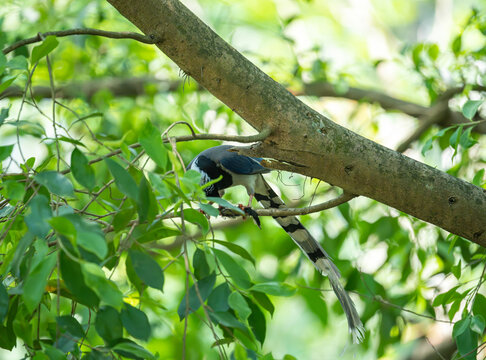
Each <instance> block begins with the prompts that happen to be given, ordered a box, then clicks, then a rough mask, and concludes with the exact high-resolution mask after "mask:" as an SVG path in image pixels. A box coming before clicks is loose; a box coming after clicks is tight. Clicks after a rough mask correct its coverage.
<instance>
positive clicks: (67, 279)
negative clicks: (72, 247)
mask: <svg viewBox="0 0 486 360" xmlns="http://www.w3.org/2000/svg"><path fill="white" fill-rule="evenodd" d="M59 265H60V268H61V275H62V279H63V280H64V284H65V285H66V287H67V288H68V290H69V292H70V293H71V294H73V296H74V298H75V300H76V301H78V302H79V303H81V304H83V305H86V306H87V307H95V306H98V304H99V302H100V300H99V298H98V296H97V295H96V293H95V292H94V291H93V290H92V289H91V288H89V287H88V286H87V285H86V282H85V280H84V277H83V273H82V271H81V265H80V264H79V263H78V262H75V261H73V260H72V259H71V258H69V257H68V255H66V254H65V253H64V252H61V255H60V262H59Z"/></svg>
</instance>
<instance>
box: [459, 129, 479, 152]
mask: <svg viewBox="0 0 486 360" xmlns="http://www.w3.org/2000/svg"><path fill="white" fill-rule="evenodd" d="M472 130H473V128H472V127H469V128H467V129H466V131H464V132H463V133H462V135H461V138H460V139H459V144H460V145H461V146H462V147H463V148H464V149H469V148H470V147H472V146H473V145H475V144H477V141H476V140H475V139H474V138H473V136H472V135H471V132H472Z"/></svg>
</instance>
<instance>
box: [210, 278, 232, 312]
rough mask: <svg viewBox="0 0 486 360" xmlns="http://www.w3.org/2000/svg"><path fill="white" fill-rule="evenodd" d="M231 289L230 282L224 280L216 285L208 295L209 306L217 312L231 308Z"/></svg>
mask: <svg viewBox="0 0 486 360" xmlns="http://www.w3.org/2000/svg"><path fill="white" fill-rule="evenodd" d="M230 294H231V290H230V288H229V286H228V283H226V282H224V283H222V284H220V285H218V286H216V287H215V288H214V289H213V291H212V292H211V295H209V297H208V305H209V307H210V308H211V309H212V310H213V311H216V312H225V311H227V310H228V309H229V305H228V297H229V296H230Z"/></svg>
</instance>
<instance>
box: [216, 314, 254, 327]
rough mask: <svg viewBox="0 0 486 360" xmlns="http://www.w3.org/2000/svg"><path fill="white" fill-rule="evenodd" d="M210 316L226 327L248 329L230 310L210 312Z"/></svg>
mask: <svg viewBox="0 0 486 360" xmlns="http://www.w3.org/2000/svg"><path fill="white" fill-rule="evenodd" d="M209 317H210V318H211V319H212V320H213V321H215V322H216V323H218V324H221V325H223V326H226V327H230V328H239V329H242V330H245V329H246V326H245V325H243V324H242V323H241V322H239V321H238V319H236V318H235V317H234V316H233V315H232V314H231V313H229V312H210V313H209Z"/></svg>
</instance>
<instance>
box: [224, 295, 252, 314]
mask: <svg viewBox="0 0 486 360" xmlns="http://www.w3.org/2000/svg"><path fill="white" fill-rule="evenodd" d="M228 304H229V306H230V307H231V308H232V309H233V310H234V311H236V313H237V314H238V316H239V317H240V319H241V320H243V321H245V320H246V319H248V316H250V314H251V309H250V307H249V306H248V303H247V302H246V300H245V298H244V296H243V295H241V294H240V293H239V292H238V291H234V292H232V293H231V294H230V296H229V297H228Z"/></svg>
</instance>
